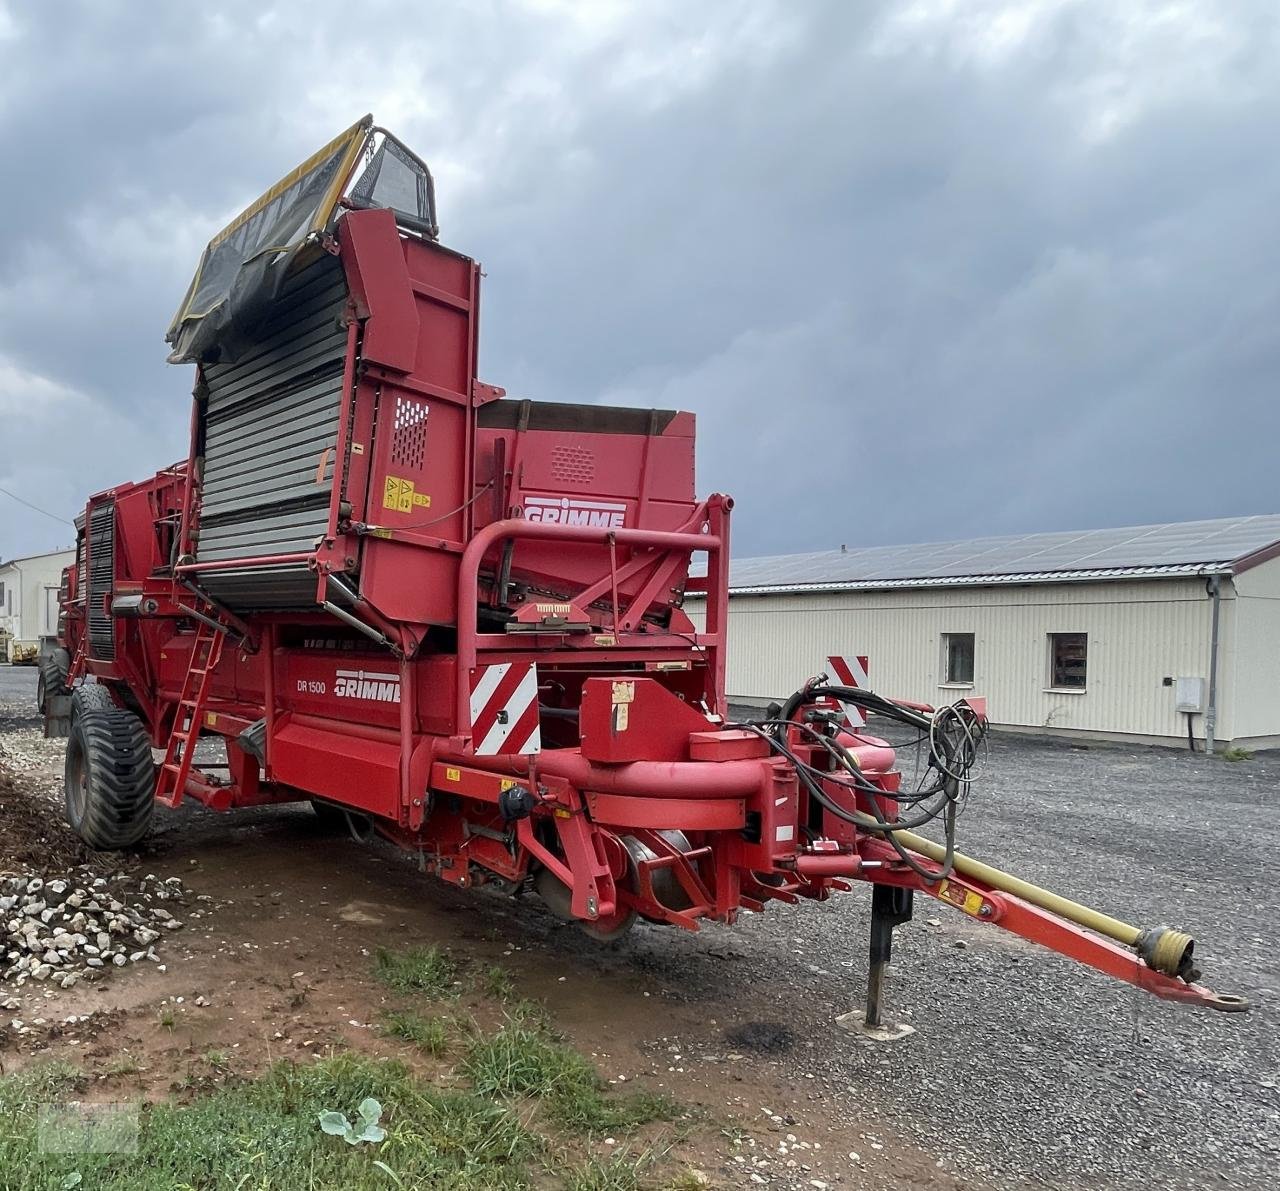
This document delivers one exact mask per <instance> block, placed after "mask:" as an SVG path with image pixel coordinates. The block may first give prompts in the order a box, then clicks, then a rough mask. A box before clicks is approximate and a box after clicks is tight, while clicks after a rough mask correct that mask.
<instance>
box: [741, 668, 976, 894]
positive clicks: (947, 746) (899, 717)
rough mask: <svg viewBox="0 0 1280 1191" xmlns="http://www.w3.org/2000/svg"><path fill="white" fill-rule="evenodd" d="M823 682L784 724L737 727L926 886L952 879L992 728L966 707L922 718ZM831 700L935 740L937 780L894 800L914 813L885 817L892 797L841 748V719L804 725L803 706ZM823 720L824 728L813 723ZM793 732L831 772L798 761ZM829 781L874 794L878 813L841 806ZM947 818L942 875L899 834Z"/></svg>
mask: <svg viewBox="0 0 1280 1191" xmlns="http://www.w3.org/2000/svg"><path fill="white" fill-rule="evenodd" d="M823 682H825V679H819V680H816V681H815V682H814V683H810V684H808V685H806V686H805V687H803V688H802V689H801V690H799V691H797V692H796V693H795V694H794V695H792V696H791V698H790V699H788V700H787V702H786V705H785V706H784V707H783V708H782V709H781V711H780V712H779V713H778V715H777V716H776V717H774V718H770V719H765V720H757V721H753V722H748V723H743V724H740V725H737V726H738V727H742V728H746V729H748V730H750V731H753V732H755V733H757V734H758V735H760V736H762V737H763V738H764V739H765V740H767V741H768V742H769V745H770V747H772V748H773V750H774V751H775V752H777V753H779V754H780V755H782V756H784V757H786V758H787V760H788V761H790V762H791V764H792V766H793V767H794V768H795V771H796V774H797V775H798V776H799V779H800V783H801V785H803V786H804V788H805V790H806V792H807V793H808V794H809V796H810V797H811V798H813V799H814V801H816V802H818V803H819V804H820V805H821V806H823V807H825V808H826V809H827V810H828V811H830V812H831V813H832V814H833V815H835V816H836V818H838V819H843V820H844V821H845V822H847V823H852V824H853V825H854V826H856V827H858V828H859V829H860V830H862V831H866V832H869V833H871V834H874V835H881V836H883V837H884V838H885V839H887V840H888V841H889V843H890V844H891V845H892V846H893V849H894V851H896V852H897V853H898V856H899V857H900V858H901V860H902V862H903V863H904V864H906V865H907V866H908V867H909V868H910V869H911V870H912V871H913V872H915V873H917V874H918V875H919V876H921V877H922V878H923V879H924V880H926V881H928V882H930V883H933V882H936V881H941V880H942V879H943V878H945V877H947V876H950V874H951V871H952V864H953V857H954V854H955V828H956V810H957V807H958V805H959V803H960V802H962V801H963V800H964V798H965V797H966V796H967V795H968V792H969V784H970V773H971V771H972V769H973V766H974V764H975V763H976V761H977V759H978V748H979V746H980V745H981V743H982V741H983V738H984V737H985V736H986V730H987V729H986V724H985V722H984V721H983V720H982V719H981V718H980V717H979V716H978V714H977V712H975V711H974V710H973V708H972V707H970V706H969V705H968V704H967V703H964V702H960V703H953V704H951V705H949V706H947V707H940V708H938V709H937V710H936V711H934V712H922V711H917V710H915V709H914V708H911V707H904V706H903V705H901V704H899V703H895V702H894V701H893V700H892V699H886V698H885V697H884V696H883V695H877V694H876V693H875V692H874V691H866V690H862V689H860V688H858V687H845V686H826V685H819V684H820V683H823ZM824 698H826V699H834V700H836V701H837V702H839V703H841V704H844V705H852V706H854V707H858V708H861V709H862V710H863V711H866V712H869V713H871V714H872V715H879V716H883V717H884V718H886V719H891V720H895V721H897V722H898V723H900V724H905V725H907V726H908V727H911V728H914V729H916V731H917V732H919V733H920V735H919V737H918V739H919V740H920V741H924V740H927V741H928V743H929V756H928V772H929V773H932V774H933V777H932V779H930V778H929V777H928V774H926V777H925V779H924V780H922V781H921V783H920V785H919V786H918V787H917V789H916V790H914V791H910V792H907V793H901V792H899V793H896V794H894V795H892V797H893V798H894V799H895V800H896V801H897V802H898V803H899V805H906V806H909V807H911V808H912V810H911V812H910V813H909V814H907V815H906V816H900V817H898V818H896V819H894V820H893V821H892V822H890V821H889V820H888V819H887V818H886V817H885V815H884V812H883V811H882V810H881V808H880V804H879V801H878V800H879V799H880V798H883V797H885V796H886V795H885V791H884V790H883V789H882V788H881V787H879V786H877V785H876V784H875V783H873V782H871V781H869V780H868V778H867V777H866V775H865V774H864V773H863V772H862V769H861V767H860V766H859V765H858V762H857V759H856V758H855V757H854V755H853V754H852V753H851V752H850V751H849V750H848V749H846V748H845V747H844V746H843V745H842V744H841V743H840V742H839V740H838V739H837V736H838V727H837V725H836V724H835V723H834V722H833V720H834V717H832V716H830V715H827V716H823V717H809V718H808V719H803V720H797V719H796V714H797V713H798V712H799V711H800V709H801V708H802V707H804V706H805V705H807V704H811V703H814V702H815V701H817V700H819V699H824ZM815 720H816V721H817V723H815V722H812V721H815ZM819 724H820V725H821V726H818V725H819ZM789 728H794V729H795V730H797V731H798V732H799V733H800V734H801V735H802V736H804V737H805V738H806V739H807V740H809V741H811V742H812V743H814V744H816V745H817V746H819V747H820V748H822V749H824V750H825V751H826V753H827V755H828V758H829V762H830V764H829V767H828V768H827V769H819V768H817V767H816V766H814V765H811V764H809V763H808V762H806V761H802V760H801V759H800V758H799V757H798V756H797V755H796V753H795V750H794V749H793V748H791V746H790V745H789V744H788V743H787V737H786V733H787V729H789ZM824 781H825V782H834V783H835V784H837V785H840V786H844V787H846V788H847V789H850V790H854V791H862V792H863V793H866V794H868V795H870V796H871V797H869V798H868V799H867V802H868V805H869V806H870V807H871V810H872V814H871V815H870V816H868V815H865V814H863V813H861V812H860V811H850V810H847V809H846V808H844V807H842V806H840V805H839V804H838V803H836V802H835V801H833V800H832V799H831V798H830V797H829V796H828V794H827V793H826V791H825V790H823V788H822V782H824ZM939 816H942V822H943V831H944V834H945V837H946V855H945V858H944V860H943V862H942V867H941V869H939V870H937V871H934V870H933V869H929V868H925V867H924V866H922V865H921V864H920V863H919V862H918V861H917V860H916V859H915V857H914V856H912V855H911V853H909V852H908V851H907V850H906V849H905V848H904V847H903V846H902V845H901V844H900V843H899V842H898V840H897V838H896V833H897V832H899V831H914V830H915V829H916V828H917V827H923V826H924V825H925V824H926V823H929V822H932V821H933V820H934V819H936V818H938V817H939Z"/></svg>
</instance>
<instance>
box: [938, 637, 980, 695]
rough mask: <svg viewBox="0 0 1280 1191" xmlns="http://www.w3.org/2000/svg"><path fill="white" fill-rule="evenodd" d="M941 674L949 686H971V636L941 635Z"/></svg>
mask: <svg viewBox="0 0 1280 1191" xmlns="http://www.w3.org/2000/svg"><path fill="white" fill-rule="evenodd" d="M942 672H943V674H945V675H946V681H947V682H948V683H949V684H955V685H957V686H961V685H963V686H972V685H973V634H972V633H943V634H942Z"/></svg>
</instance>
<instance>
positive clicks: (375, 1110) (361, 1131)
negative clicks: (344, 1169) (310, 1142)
mask: <svg viewBox="0 0 1280 1191" xmlns="http://www.w3.org/2000/svg"><path fill="white" fill-rule="evenodd" d="M356 1113H357V1114H358V1115H357V1117H356V1123H355V1124H354V1125H353V1124H352V1123H351V1122H350V1121H348V1120H347V1116H346V1113H341V1112H335V1111H333V1110H332V1109H329V1110H328V1111H326V1112H322V1113H321V1114H320V1128H321V1129H323V1130H324V1131H325V1132H326V1133H328V1134H330V1135H331V1136H333V1137H341V1138H342V1140H343V1141H345V1142H346V1143H347V1145H349V1146H355V1145H359V1144H360V1143H361V1142H362V1141H368V1142H379V1141H382V1140H383V1139H384V1138H385V1137H386V1136H387V1131H386V1130H385V1129H384V1128H383V1127H382V1126H381V1125H379V1124H378V1121H379V1120H380V1119H381V1117H382V1105H381V1104H379V1103H378V1102H377V1101H376V1100H375V1099H374V1098H373V1097H372V1096H367V1097H365V1099H363V1100H361V1101H360V1107H359V1108H357V1109H356Z"/></svg>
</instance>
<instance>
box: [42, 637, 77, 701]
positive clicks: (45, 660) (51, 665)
mask: <svg viewBox="0 0 1280 1191" xmlns="http://www.w3.org/2000/svg"><path fill="white" fill-rule="evenodd" d="M70 672H71V655H70V654H69V653H68V652H67V651H66V650H65V649H62V648H58V649H55V650H53V651H52V652H51V653H47V654H45V656H44V657H42V658H41V659H40V679H39V681H38V682H37V683H36V710H37V711H39V712H40V714H41V715H44V703H45V699H47V698H48V697H49V696H50V695H68V694H70V693H71V692H70V691H68V690H67V675H68V674H69V673H70Z"/></svg>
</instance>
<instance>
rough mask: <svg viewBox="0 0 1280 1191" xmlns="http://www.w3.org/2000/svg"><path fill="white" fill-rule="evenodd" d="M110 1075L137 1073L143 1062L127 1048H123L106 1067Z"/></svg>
mask: <svg viewBox="0 0 1280 1191" xmlns="http://www.w3.org/2000/svg"><path fill="white" fill-rule="evenodd" d="M105 1070H106V1073H107V1074H108V1075H137V1074H138V1072H139V1071H141V1070H142V1064H141V1063H139V1062H138V1060H137V1059H135V1058H134V1057H133V1055H131V1054H130V1053H129V1052H128V1051H127V1050H122V1051H121V1052H120V1053H119V1054H118V1055H116V1057H115V1058H114V1059H112V1060H111V1062H109V1063H108V1064H107V1066H106V1068H105Z"/></svg>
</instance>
